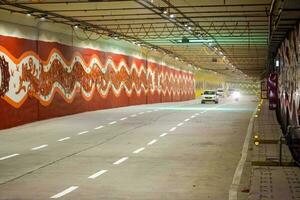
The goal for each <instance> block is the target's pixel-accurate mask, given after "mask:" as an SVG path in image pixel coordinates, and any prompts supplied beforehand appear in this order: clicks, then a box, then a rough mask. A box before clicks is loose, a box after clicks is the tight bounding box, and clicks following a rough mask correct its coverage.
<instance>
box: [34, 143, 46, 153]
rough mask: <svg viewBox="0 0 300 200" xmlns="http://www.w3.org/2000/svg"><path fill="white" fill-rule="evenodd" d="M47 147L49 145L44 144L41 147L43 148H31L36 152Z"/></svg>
mask: <svg viewBox="0 0 300 200" xmlns="http://www.w3.org/2000/svg"><path fill="white" fill-rule="evenodd" d="M47 146H48V144H43V145H41V146H38V147H33V148H31V150H32V151H35V150H39V149H42V148H45V147H47Z"/></svg>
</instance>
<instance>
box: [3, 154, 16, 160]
mask: <svg viewBox="0 0 300 200" xmlns="http://www.w3.org/2000/svg"><path fill="white" fill-rule="evenodd" d="M18 155H20V154H18V153H15V154H11V155H9V156H4V157H2V158H0V160H5V159H8V158H12V157H15V156H18Z"/></svg>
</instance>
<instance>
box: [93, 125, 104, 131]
mask: <svg viewBox="0 0 300 200" xmlns="http://www.w3.org/2000/svg"><path fill="white" fill-rule="evenodd" d="M103 127H104V126H98V127H96V128H94V129H95V130H98V129H101V128H103Z"/></svg>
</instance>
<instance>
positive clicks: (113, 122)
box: [108, 121, 117, 125]
mask: <svg viewBox="0 0 300 200" xmlns="http://www.w3.org/2000/svg"><path fill="white" fill-rule="evenodd" d="M115 123H117V121H112V122H109V123H108V124H110V125H113V124H115Z"/></svg>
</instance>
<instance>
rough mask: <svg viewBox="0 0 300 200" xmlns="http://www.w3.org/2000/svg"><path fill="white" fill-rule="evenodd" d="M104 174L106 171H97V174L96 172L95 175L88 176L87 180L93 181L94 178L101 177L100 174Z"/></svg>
mask: <svg viewBox="0 0 300 200" xmlns="http://www.w3.org/2000/svg"><path fill="white" fill-rule="evenodd" d="M106 172H107V170H101V171H99V172H97V173H95V174H93V175H91V176H89V177H88V178H89V179H95V178H97V177H98V176H101V175H102V174H104V173H106Z"/></svg>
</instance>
